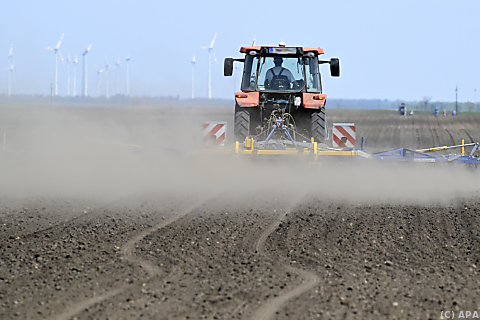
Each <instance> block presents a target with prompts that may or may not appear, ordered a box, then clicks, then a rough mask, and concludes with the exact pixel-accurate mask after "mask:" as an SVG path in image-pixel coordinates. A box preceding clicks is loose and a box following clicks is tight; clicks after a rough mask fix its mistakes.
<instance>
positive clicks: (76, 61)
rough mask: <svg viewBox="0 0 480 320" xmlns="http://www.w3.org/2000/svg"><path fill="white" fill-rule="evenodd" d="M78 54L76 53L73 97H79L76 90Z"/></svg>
mask: <svg viewBox="0 0 480 320" xmlns="http://www.w3.org/2000/svg"><path fill="white" fill-rule="evenodd" d="M77 63H78V60H77V54H76V53H75V60H73V96H74V97H76V96H77V89H76V84H77Z"/></svg>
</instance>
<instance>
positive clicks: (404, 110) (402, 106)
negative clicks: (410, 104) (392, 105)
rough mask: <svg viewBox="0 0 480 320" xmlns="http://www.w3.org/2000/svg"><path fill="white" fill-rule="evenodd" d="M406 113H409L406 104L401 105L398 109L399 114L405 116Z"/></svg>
mask: <svg viewBox="0 0 480 320" xmlns="http://www.w3.org/2000/svg"><path fill="white" fill-rule="evenodd" d="M406 112H407V108H406V107H405V103H402V104H400V107H398V113H399V114H400V115H401V116H404V115H405V113H406Z"/></svg>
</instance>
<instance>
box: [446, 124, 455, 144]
mask: <svg viewBox="0 0 480 320" xmlns="http://www.w3.org/2000/svg"><path fill="white" fill-rule="evenodd" d="M445 131H446V132H447V133H448V135H449V136H450V139H452V145H455V139H454V138H453V135H452V133H451V132H450V131H449V130H448V129H447V128H445Z"/></svg>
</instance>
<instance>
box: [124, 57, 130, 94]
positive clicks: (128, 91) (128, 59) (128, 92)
mask: <svg viewBox="0 0 480 320" xmlns="http://www.w3.org/2000/svg"><path fill="white" fill-rule="evenodd" d="M125 60H126V61H127V96H130V87H129V83H128V62H129V61H130V56H127V59H125Z"/></svg>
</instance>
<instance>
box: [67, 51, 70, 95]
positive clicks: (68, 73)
mask: <svg viewBox="0 0 480 320" xmlns="http://www.w3.org/2000/svg"><path fill="white" fill-rule="evenodd" d="M69 95H70V53H69V54H68V57H67V96H69Z"/></svg>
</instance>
